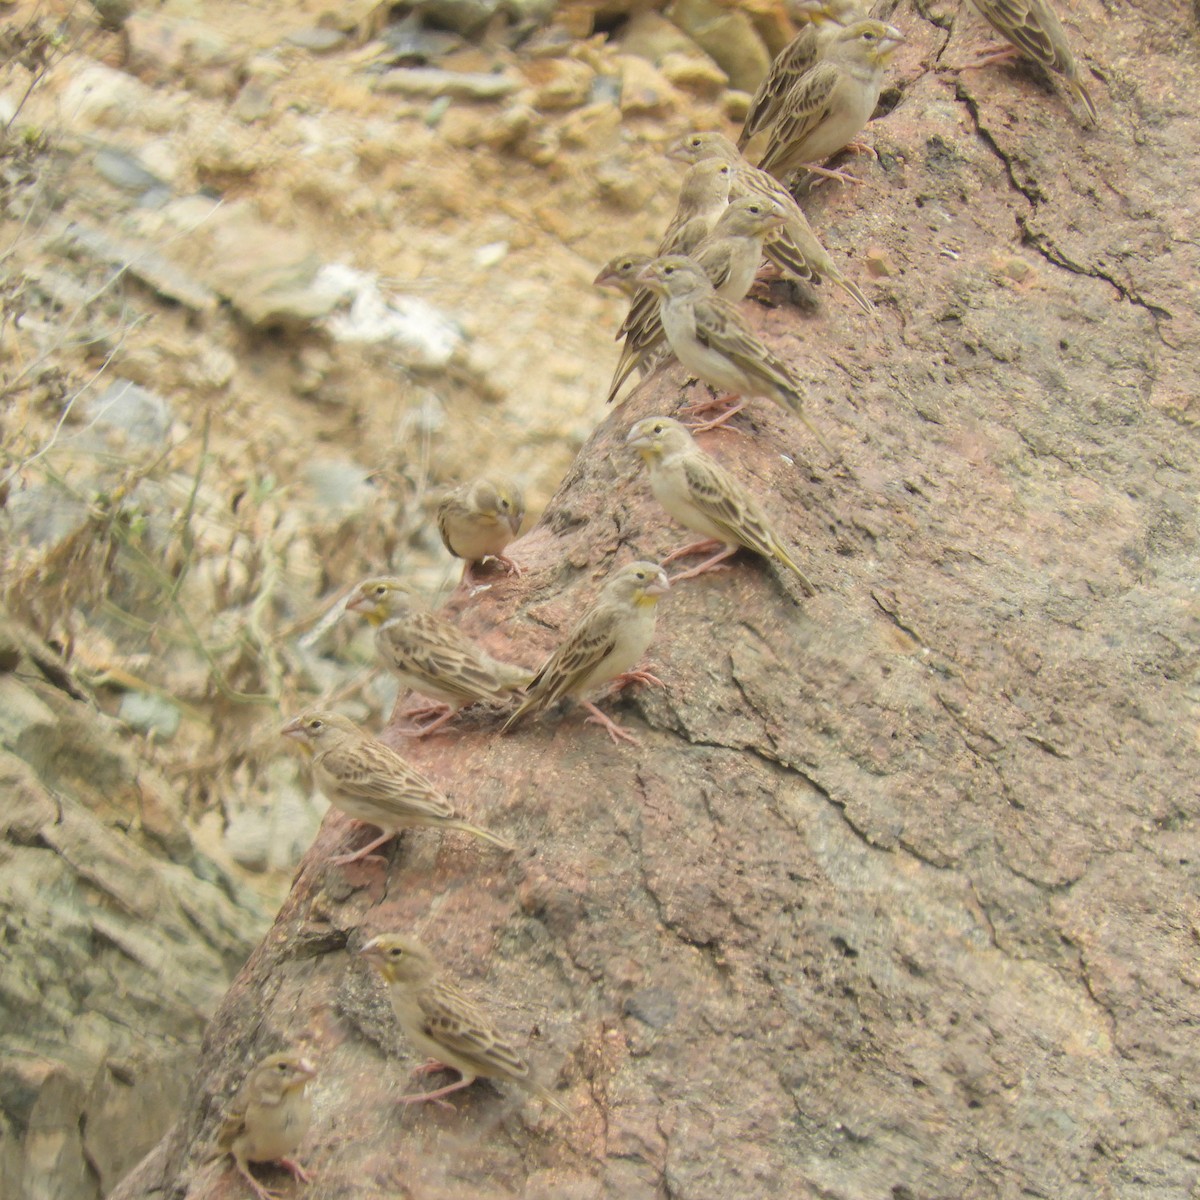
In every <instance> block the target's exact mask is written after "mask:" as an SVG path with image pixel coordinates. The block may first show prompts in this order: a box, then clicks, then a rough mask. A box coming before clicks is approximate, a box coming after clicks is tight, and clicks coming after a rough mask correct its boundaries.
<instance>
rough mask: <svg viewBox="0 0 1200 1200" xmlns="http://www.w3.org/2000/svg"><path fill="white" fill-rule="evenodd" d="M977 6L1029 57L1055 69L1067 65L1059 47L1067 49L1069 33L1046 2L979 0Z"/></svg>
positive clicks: (991, 22)
mask: <svg viewBox="0 0 1200 1200" xmlns="http://www.w3.org/2000/svg"><path fill="white" fill-rule="evenodd" d="M977 7H978V8H979V11H980V12H981V13H983V15H984V16H985V17H986V18H987V20H988V22H989V23H990V24H991V25H992V27H993V28H994V29H996V30H997V31H998V32H999V33H1001V34H1003V35H1004V37H1006V38H1008V40H1009V41H1010V42H1012V44H1013V45H1014V46H1017V47H1019V48H1020V49H1021V50H1024V51H1025V53H1026V54H1028V55H1029V56H1030V58H1033V59H1035V60H1036V61H1037V62H1040V63H1041V64H1042V66H1044V67H1049V68H1050V69H1051V70H1054V71H1066V70H1067V69H1068V61H1067V60H1066V59H1065V58H1064V57H1063V55H1062V54H1061V53H1060V49H1059V47H1062V49H1063V50H1065V49H1066V35H1065V34H1064V33H1063V31H1062V26H1061V25H1060V24H1059V22H1058V18H1057V17H1056V16H1055V15H1054V13H1052V12H1051V11H1050V10H1049V8H1047V7H1046V5H1044V4H1039V3H1036V0H977ZM1055 33H1057V34H1058V37H1057V39H1056V38H1055V36H1054V35H1055Z"/></svg>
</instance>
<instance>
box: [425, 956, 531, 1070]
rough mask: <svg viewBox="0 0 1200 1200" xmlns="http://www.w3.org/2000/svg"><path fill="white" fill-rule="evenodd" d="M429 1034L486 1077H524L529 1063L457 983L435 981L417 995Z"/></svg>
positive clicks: (426, 1030) (441, 980)
mask: <svg viewBox="0 0 1200 1200" xmlns="http://www.w3.org/2000/svg"><path fill="white" fill-rule="evenodd" d="M417 1001H418V1003H419V1004H420V1006H421V1028H422V1032H423V1033H424V1034H425V1035H426V1037H428V1038H430V1039H431V1040H432V1041H434V1042H436V1043H437V1044H438V1045H440V1046H445V1047H446V1049H447V1050H449V1051H450V1052H451V1053H452V1054H453V1055H454V1056H455V1057H457V1058H459V1059H461V1060H462V1061H463V1062H465V1063H467V1064H468V1065H469V1066H470V1068H471V1070H472V1071H474V1072H475V1073H476V1074H478V1075H483V1076H485V1077H495V1076H500V1077H501V1078H510V1079H524V1078H526V1077H527V1076H528V1074H529V1064H528V1063H527V1062H526V1061H525V1060H524V1059H523V1058H522V1057H521V1056H520V1055H519V1054H518V1053H517V1052H516V1050H515V1049H513V1047H512V1046H511V1045H510V1044H509V1042H507V1041H506V1040H505V1038H504V1037H503V1036H502V1035H501V1033H500V1031H499V1030H498V1029H497V1028H496V1027H495V1025H493V1024H492V1021H491V1018H490V1017H489V1016H488V1015H487V1013H485V1012H484V1011H483V1009H482V1008H480V1006H479V1005H478V1004H476V1003H475V1002H474V1001H473V1000H470V999H468V998H467V997H466V996H464V995H463V993H462V992H460V991H459V990H458V988H457V987H455V986H454V984H452V983H449V982H448V981H446V980H444V979H439V980H435V981H434V982H433V983H432V984H430V986H429V987H427V988H425V989H424V990H423V991H421V992H420V993H419V994H418V996H417Z"/></svg>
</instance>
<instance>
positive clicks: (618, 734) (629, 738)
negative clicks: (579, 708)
mask: <svg viewBox="0 0 1200 1200" xmlns="http://www.w3.org/2000/svg"><path fill="white" fill-rule="evenodd" d="M583 706H584V708H586V709H587V710H588V712H590V713H591V714H592V715H591V716H590V717H588V718H587V724H589V725H600V726H601V727H602V728H603V729H604V730H605V732H606V733H607V734H608V736H609V737H610V738H612V740H613V742H614V743H619V742H628V743H629V744H630V745H631V746H640V745H641V742H640V741H638V739H637V738H635V737H634V736H633V734H632V733H630V732H629V730H628V729H626V728H625V726H624V725H618V724H617V723H616V721H614V720H613V719H612V717H610V716H607V715H606V714H605V713H602V712H601V711H600V710H599V709H598V708H597V707H596V706H595V705H594V704H592V703H591V701H588V700H585V701H584V705H583Z"/></svg>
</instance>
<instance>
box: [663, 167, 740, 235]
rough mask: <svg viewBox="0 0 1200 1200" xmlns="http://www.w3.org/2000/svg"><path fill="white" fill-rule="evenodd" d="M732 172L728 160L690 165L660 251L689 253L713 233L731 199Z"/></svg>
mask: <svg viewBox="0 0 1200 1200" xmlns="http://www.w3.org/2000/svg"><path fill="white" fill-rule="evenodd" d="M732 182H733V172H732V170H730V169H729V168H728V167H727V166H726V164H725V163H720V162H703V163H697V164H696V165H695V166H694V167H689V168H688V172H687V174H686V175H684V177H683V183H682V184H681V185H680V188H679V201H678V203H677V205H676V207H675V215H674V216H673V217H672V218H671V220H670V223H669V224H668V225H667V230H666V232H665V233H664V234H663V236H662V240H661V241H660V242H659V243H658V254H659V255H663V254H689V253H691V251H692V250H693V248H694V247H696V246H697V245H698V244H699V243H700V242H702V241H703V240H704V239H705V238H706V237H708V235H709V234H710V233H712V229H713V226H714V225H715V224H716V223H717V221H718V219H719V218H720V216H721V214H722V213H723V212H724V211H725V206H726V205H727V204H728V203H729V187H730V184H731V183H732Z"/></svg>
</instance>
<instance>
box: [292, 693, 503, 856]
mask: <svg viewBox="0 0 1200 1200" xmlns="http://www.w3.org/2000/svg"><path fill="white" fill-rule="evenodd" d="M281 732H282V733H283V735H284V736H285V737H292V738H295V739H296V740H297V741H298V742H299V743H300V744H301V745H302V746H303V747H304V748H305V749H306V750H308V751H309V752H310V753H311V755H312V771H313V780H314V782H315V783H316V785H317V787H318V788H320V789H321V792H322V794H323V795H324V796H325V797H326V799H327V800H328V801H329V803H330V804H332V805H334V806H335V807H337V808H340V809H341V810H342V812H344V813H345V814H346V815H347V816H349V817H353V818H354V820H356V821H361V822H363V823H364V824H366V825H374V826H375V827H376V828H378V829H380V830H382V836H381V837H378V838H376V839H375V840H374V841H373V842H371V843H369V844H368V845H366V846H364V847H363V848H362V849H361V850H356V851H355V852H354V853H353V854H342V855H339V856H338V857H337V858H333V859H330V862H332V863H334V864H335V865H342V864H345V863H352V862H359V861H361V860H362V859H364V858H366V857H367V856H368V855H370V854H371V853H372V852H373V851H375V850H377V849H378V848H379V847H380V846H382V845H383V844H384V842H386V841H388V840H389V839H391V838H393V837H395V836H396V834H397V833H399V832H400V830H402V829H415V828H424V829H458V830H461V831H462V832H463V833H469V834H472V835H473V836H474V837H477V838H482V839H483V840H484V841H486V842H491V843H492V845H494V846H499V847H500V848H501V849H502V850H512V849H513V846H512V844H511V843H509V842H506V841H505V840H504V839H503V838H499V837H497V836H496V835H495V834H494V833H489V832H488V831H487V830H486V829H480V828H479V827H478V826H477V825H472V824H471V823H470V822H469V821H464V820H463V819H462V818H461V817H460V816H459V815H458V813H456V812H455V811H454V806H453V805H452V804H451V803H450V801H449V800H447V799H446V797H445V796H443V795H442V793H441V792H439V791H438V789H437V788H436V787H435V786H434V785H433V784H432V783H430V781H429V780H428V779H426V778H425V776H424V775H422V774H421V772H420V771H418V770H416V769H415V768H414V767H412V766H411V765H410V764H409V763H407V762H405V760H404V759H403V758H401V756H400V755H399V754H397V753H396V751H395V750H393V749H392V748H391V746H388V745H387V744H385V743H384V742H380V741H377V740H376V739H375V738H372V737H368V736H367V735H366V734H365V733H363V731H362V730H361V729H359V728H358V726H357V725H355V724H354V722H353V721H351V720H350V719H349V718H348V717H343V716H342V715H341V714H340V713H334V712H325V711H322V710H320V709H313V710H310V711H309V712H306V713H301V715H300V716H298V717H294V718H293V719H292V720H290V721H289V722H288V723H287V724H286V725H285V726H284V727H283V729H282V730H281Z"/></svg>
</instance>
